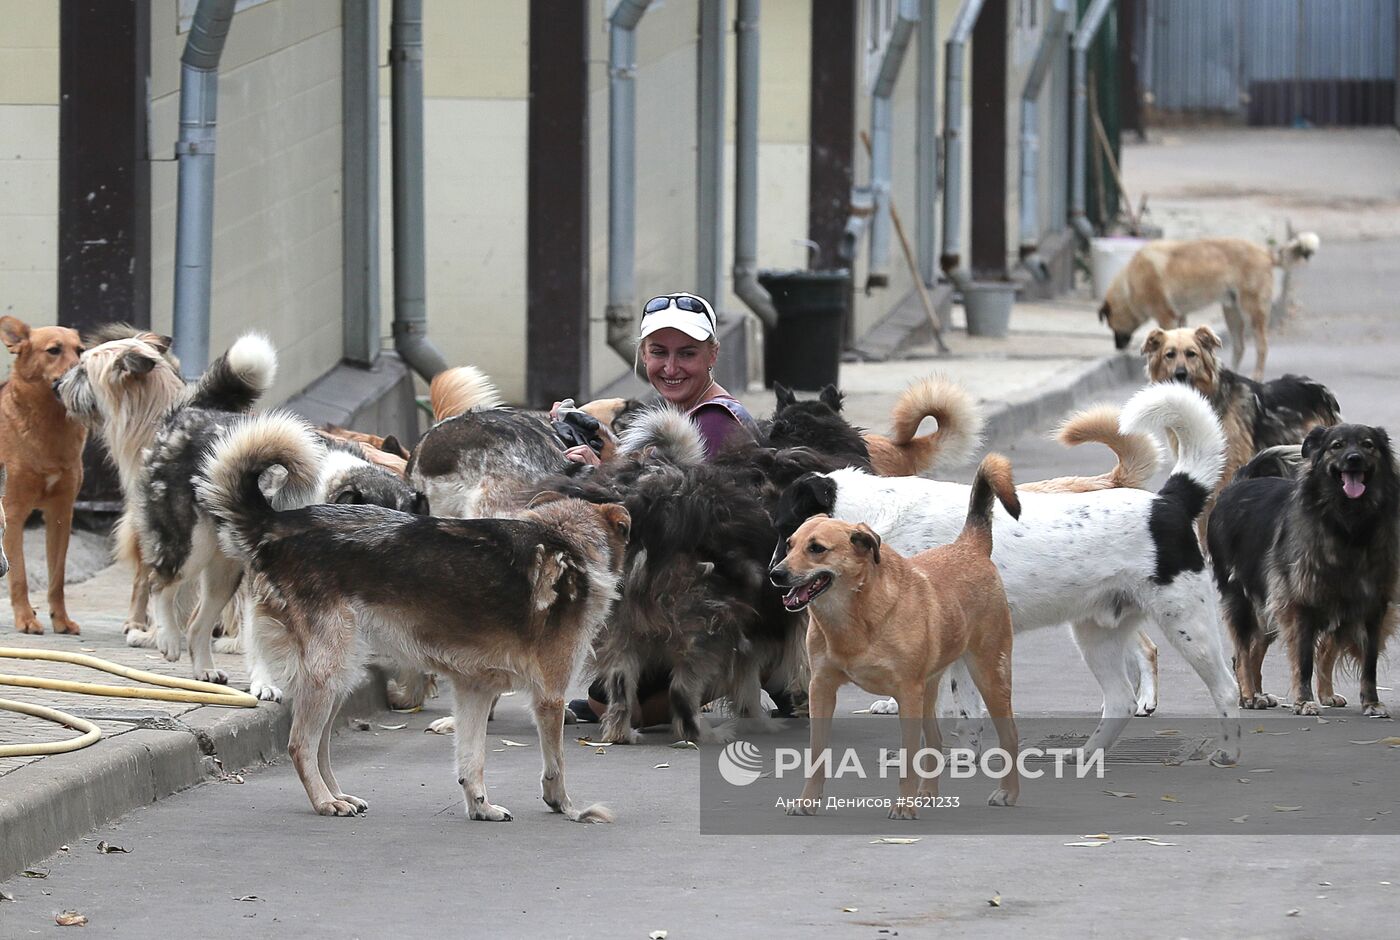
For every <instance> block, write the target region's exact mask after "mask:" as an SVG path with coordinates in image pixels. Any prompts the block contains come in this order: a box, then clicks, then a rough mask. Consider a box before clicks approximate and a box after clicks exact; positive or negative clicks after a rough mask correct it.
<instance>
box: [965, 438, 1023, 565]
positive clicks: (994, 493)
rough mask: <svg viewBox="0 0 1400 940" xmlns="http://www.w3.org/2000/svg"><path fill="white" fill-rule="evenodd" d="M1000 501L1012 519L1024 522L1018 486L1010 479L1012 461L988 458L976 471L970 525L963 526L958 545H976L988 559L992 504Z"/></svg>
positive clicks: (970, 509) (969, 517)
mask: <svg viewBox="0 0 1400 940" xmlns="http://www.w3.org/2000/svg"><path fill="white" fill-rule="evenodd" d="M995 500H1001V504H1002V505H1003V506H1005V507H1006V511H1007V512H1009V513H1011V518H1013V519H1019V518H1021V500H1020V498H1019V497H1017V495H1016V483H1015V481H1014V480H1013V479H1012V478H1011V461H1009V460H1007V459H1006V458H1005V457H1003V456H1002V455H1001V454H988V455H987V456H985V457H983V458H982V463H981V464H980V465H979V466H978V467H977V476H976V478H974V479H973V481H972V497H971V498H970V499H969V500H968V503H967V521H966V522H965V523H963V530H962V533H961V534H960V535H959V536H958V541H960V542H961V541H963V540H969V541H972V542H974V543H976V544H977V545H978V546H979V547H980V548H981V549H982V550H983V551H985V552H986V553H987V554H988V555H990V554H991V553H992V510H993V508H994V506H993V502H994V501H995Z"/></svg>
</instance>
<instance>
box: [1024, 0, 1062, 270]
mask: <svg viewBox="0 0 1400 940" xmlns="http://www.w3.org/2000/svg"><path fill="white" fill-rule="evenodd" d="M1067 3H1068V0H1055V3H1054V5H1053V6H1051V8H1050V17H1049V19H1047V20H1046V21H1045V32H1043V33H1042V34H1041V36H1040V47H1039V48H1038V49H1036V52H1035V60H1034V61H1033V62H1032V63H1031V70H1030V74H1029V75H1027V76H1026V85H1025V87H1024V88H1023V89H1022V91H1021V188H1020V194H1019V197H1018V200H1017V201H1018V202H1019V203H1020V209H1021V251H1020V254H1021V264H1022V265H1024V266H1025V268H1026V269H1027V270H1028V271H1030V273H1031V276H1032V277H1034V278H1035V279H1036V280H1038V281H1043V280H1045V279H1046V278H1048V277H1049V276H1050V272H1049V271H1048V270H1047V269H1046V267H1045V262H1044V260H1043V259H1042V258H1041V257H1040V254H1039V250H1040V90H1041V88H1042V87H1044V85H1045V76H1046V75H1048V74H1049V72H1050V62H1051V60H1052V59H1053V58H1054V56H1055V51H1056V49H1057V48H1058V47H1059V44H1060V40H1061V39H1062V38H1063V37H1064V34H1065V24H1066V22H1068V20H1069V7H1068V6H1067Z"/></svg>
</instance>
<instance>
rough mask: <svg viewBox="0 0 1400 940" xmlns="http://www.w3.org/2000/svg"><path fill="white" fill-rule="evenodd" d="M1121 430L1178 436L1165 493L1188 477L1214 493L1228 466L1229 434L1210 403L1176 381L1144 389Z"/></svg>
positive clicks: (1133, 401) (1130, 402)
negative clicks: (1226, 464)
mask: <svg viewBox="0 0 1400 940" xmlns="http://www.w3.org/2000/svg"><path fill="white" fill-rule="evenodd" d="M1118 427H1119V430H1121V431H1122V432H1123V433H1124V434H1161V433H1163V432H1166V431H1170V432H1171V433H1172V434H1173V435H1174V436H1175V437H1176V443H1177V456H1176V465H1175V466H1174V467H1172V471H1171V477H1170V478H1169V479H1168V480H1167V482H1166V484H1165V485H1164V486H1163V490H1165V489H1167V488H1168V487H1171V486H1173V480H1175V479H1177V478H1180V477H1186V478H1189V479H1190V480H1191V481H1192V482H1193V483H1195V484H1196V485H1198V486H1199V487H1201V489H1202V490H1203V492H1204V495H1209V494H1210V493H1212V492H1214V490H1215V484H1216V483H1217V482H1219V480H1220V473H1221V469H1222V468H1223V466H1224V464H1225V435H1224V434H1223V433H1222V432H1221V430H1220V421H1219V419H1217V418H1216V417H1215V412H1214V411H1213V410H1212V409H1211V407H1210V403H1209V402H1207V401H1206V400H1205V399H1204V398H1202V397H1201V394H1200V393H1199V392H1197V391H1196V390H1195V389H1193V388H1189V387H1187V386H1185V385H1180V384H1178V383H1176V382H1166V383H1159V384H1153V385H1147V386H1144V387H1143V388H1142V389H1141V390H1140V391H1138V392H1137V394H1135V395H1133V397H1132V398H1130V399H1128V403H1127V404H1126V405H1124V406H1123V413H1122V415H1121V416H1120V417H1119V419H1118ZM1203 505H1204V504H1203ZM1197 515H1199V511H1198V512H1197Z"/></svg>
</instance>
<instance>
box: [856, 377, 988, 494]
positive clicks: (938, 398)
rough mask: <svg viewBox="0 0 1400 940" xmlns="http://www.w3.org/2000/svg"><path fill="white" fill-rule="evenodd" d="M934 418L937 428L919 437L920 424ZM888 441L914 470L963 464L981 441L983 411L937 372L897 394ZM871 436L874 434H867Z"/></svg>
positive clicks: (962, 389)
mask: <svg viewBox="0 0 1400 940" xmlns="http://www.w3.org/2000/svg"><path fill="white" fill-rule="evenodd" d="M925 418H933V419H934V420H936V421H937V422H938V428H937V429H936V430H934V431H933V432H931V433H929V434H924V435H922V436H920V437H915V436H914V435H915V434H917V433H918V430H919V424H920V423H921V422H922V421H923V420H924V419H925ZM890 423H891V426H892V429H891V432H890V436H889V442H890V443H891V444H893V445H894V446H895V447H897V448H899V449H900V450H902V451H904V452H905V453H906V454H907V455H908V456H909V457H910V462H911V463H912V464H913V465H914V466H915V467H917V468H918V469H917V471H916V472H917V473H924V472H926V471H928V470H930V469H932V468H933V467H934V466H935V465H937V466H940V467H955V466H958V465H959V464H962V463H965V462H966V461H967V460H968V458H970V457H971V456H972V452H973V451H975V450H976V449H977V447H978V445H979V444H981V443H982V425H983V423H984V422H983V418H982V413H981V411H979V410H978V409H977V405H976V404H974V403H973V401H972V396H970V395H968V393H967V390H966V389H964V388H963V387H962V386H961V385H959V384H958V383H957V382H954V381H953V380H952V379H947V378H944V377H943V376H940V375H933V376H929V377H928V378H925V379H920V380H919V381H917V382H915V383H914V384H913V385H910V386H909V387H908V388H907V389H905V390H904V392H903V393H902V394H901V395H900V396H899V399H898V400H897V401H896V402H895V403H894V408H893V409H892V410H891V412H890ZM870 436H874V435H870Z"/></svg>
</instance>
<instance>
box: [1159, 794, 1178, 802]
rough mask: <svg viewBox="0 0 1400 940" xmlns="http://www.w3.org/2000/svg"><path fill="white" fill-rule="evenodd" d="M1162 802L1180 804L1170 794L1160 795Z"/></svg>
mask: <svg viewBox="0 0 1400 940" xmlns="http://www.w3.org/2000/svg"><path fill="white" fill-rule="evenodd" d="M1162 802H1164V803H1180V802H1181V801H1180V800H1178V799H1177V798H1176V797H1174V796H1172V795H1171V794H1170V793H1163V794H1162Z"/></svg>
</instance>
